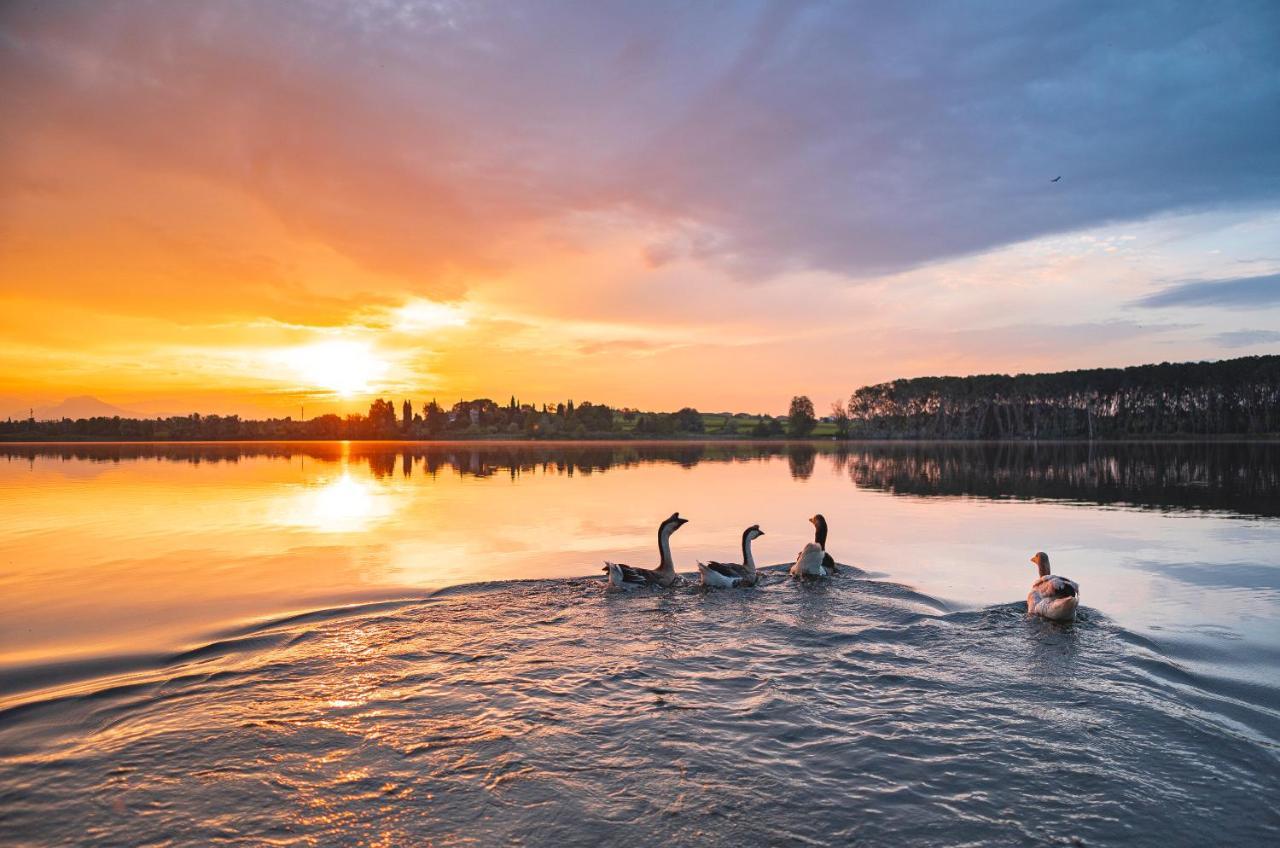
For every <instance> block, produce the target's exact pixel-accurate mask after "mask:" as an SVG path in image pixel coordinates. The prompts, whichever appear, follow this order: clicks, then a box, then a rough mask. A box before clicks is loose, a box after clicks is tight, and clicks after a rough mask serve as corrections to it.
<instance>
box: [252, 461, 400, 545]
mask: <svg viewBox="0 0 1280 848" xmlns="http://www.w3.org/2000/svg"><path fill="white" fill-rule="evenodd" d="M395 510H396V500H395V497H394V496H393V494H392V493H391V492H390V491H386V490H384V488H383V487H381V486H379V485H378V484H377V483H375V482H374V481H372V480H362V479H357V478H355V477H352V476H351V472H350V471H349V470H348V469H347V468H345V467H344V468H343V469H342V473H341V474H340V475H338V476H336V477H332V478H329V479H328V480H325V481H323V482H322V483H321V484H320V485H308V486H307V487H305V488H304V489H303V490H302V491H300V492H296V493H293V494H291V495H290V497H289V498H288V499H287V501H286V502H285V504H284V506H283V508H282V509H280V510H279V512H278V513H277V516H276V523H278V524H281V525H284V526H286V527H298V528H303V529H307V530H313V531H315V532H318V533H360V532H363V531H365V530H368V529H369V528H370V527H372V526H373V525H375V524H377V523H379V522H382V521H385V520H387V519H388V518H390V517H391V515H392V514H393V513H394V512H395Z"/></svg>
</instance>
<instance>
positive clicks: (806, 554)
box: [791, 542, 830, 578]
mask: <svg viewBox="0 0 1280 848" xmlns="http://www.w3.org/2000/svg"><path fill="white" fill-rule="evenodd" d="M826 556H827V552H826V551H824V550H823V549H822V546H821V545H819V544H818V543H817V542H810V543H809V544H807V545H805V546H804V550H802V551H801V552H800V553H799V555H798V556H797V557H796V564H795V565H793V566H791V576H792V577H797V578H803V577H827V576H829V574H830V573H829V572H828V571H827V569H826V568H824V567H823V565H822V560H823V558H825V557H826Z"/></svg>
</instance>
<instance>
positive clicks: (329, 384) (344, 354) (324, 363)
mask: <svg viewBox="0 0 1280 848" xmlns="http://www.w3.org/2000/svg"><path fill="white" fill-rule="evenodd" d="M281 360H282V362H283V363H284V364H285V365H286V366H287V367H288V368H290V369H292V370H293V372H294V374H295V375H296V376H297V378H298V379H300V380H302V381H304V382H305V383H307V384H308V385H309V386H310V387H314V388H316V389H320V390H322V391H326V392H332V393H333V394H335V395H337V396H338V397H340V398H350V397H353V396H355V395H358V394H367V393H369V392H371V391H374V390H375V389H376V388H377V384H378V382H379V381H380V380H382V379H383V378H385V377H386V376H387V373H388V372H389V371H390V370H391V364H390V363H389V362H388V361H387V360H386V359H385V358H383V357H382V356H380V355H378V353H377V352H375V351H374V350H373V348H372V346H370V345H369V344H368V343H366V342H360V341H352V340H342V339H335V340H332V341H324V342H315V343H313V344H307V345H302V346H300V347H295V348H289V349H287V350H285V351H284V352H283V353H282V354H281Z"/></svg>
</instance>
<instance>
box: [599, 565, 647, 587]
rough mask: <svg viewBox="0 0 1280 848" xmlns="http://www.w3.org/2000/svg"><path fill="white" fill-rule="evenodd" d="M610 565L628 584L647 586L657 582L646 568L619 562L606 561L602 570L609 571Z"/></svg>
mask: <svg viewBox="0 0 1280 848" xmlns="http://www.w3.org/2000/svg"><path fill="white" fill-rule="evenodd" d="M610 566H612V567H614V568H616V569H617V570H618V573H619V574H620V575H621V576H622V582H623V583H626V584H628V585H635V586H648V585H649V584H651V583H656V582H658V580H657V576H656V575H655V574H654V573H653V571H652V570H650V569H648V568H635V567H634V566H630V565H624V564H623V563H620V562H607V563H605V566H604V570H605V571H606V572H607V571H609V567H610Z"/></svg>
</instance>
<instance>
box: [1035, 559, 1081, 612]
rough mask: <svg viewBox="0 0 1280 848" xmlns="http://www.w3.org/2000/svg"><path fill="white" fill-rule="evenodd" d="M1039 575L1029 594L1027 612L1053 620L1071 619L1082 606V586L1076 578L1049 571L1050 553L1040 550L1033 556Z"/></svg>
mask: <svg viewBox="0 0 1280 848" xmlns="http://www.w3.org/2000/svg"><path fill="white" fill-rule="evenodd" d="M1031 561H1032V562H1034V563H1035V564H1036V569H1037V570H1038V572H1039V576H1038V577H1037V578H1036V582H1035V583H1032V584H1031V592H1030V594H1028V595H1027V614H1028V615H1039V616H1043V617H1044V618H1048V619H1052V620H1053V621H1070V620H1071V619H1073V618H1075V617H1076V607H1078V606H1080V587H1079V586H1078V585H1077V584H1076V582H1075V581H1074V580H1068V579H1067V578H1065V577H1058V576H1057V575H1055V574H1050V573H1049V555H1048V554H1046V553H1045V552H1044V551H1040V552H1039V553H1037V554H1036V555H1035V556H1033V557H1032V558H1031Z"/></svg>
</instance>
